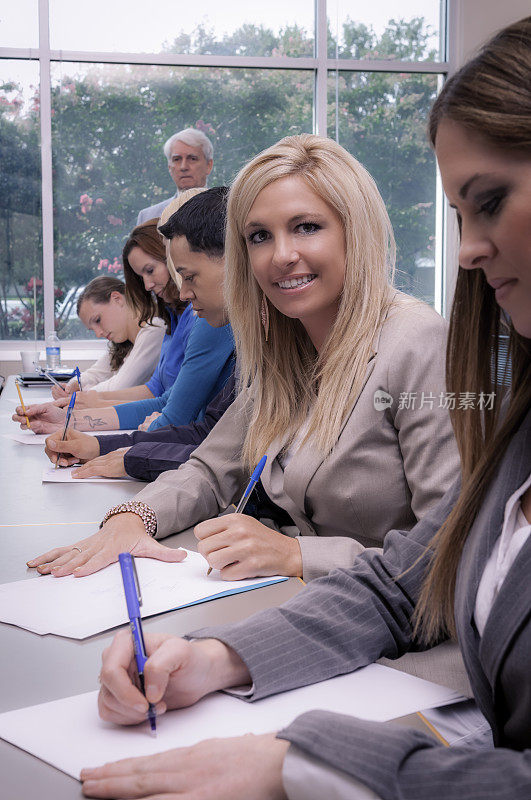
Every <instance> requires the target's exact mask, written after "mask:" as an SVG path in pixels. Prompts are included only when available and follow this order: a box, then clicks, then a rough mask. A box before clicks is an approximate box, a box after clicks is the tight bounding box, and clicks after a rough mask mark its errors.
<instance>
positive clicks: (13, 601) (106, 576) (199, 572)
mask: <svg viewBox="0 0 531 800" xmlns="http://www.w3.org/2000/svg"><path fill="white" fill-rule="evenodd" d="M186 552H187V553H188V555H187V557H186V560H185V561H182V562H179V563H178V564H168V563H165V562H163V561H156V560H155V559H152V558H137V559H135V563H136V566H137V571H138V578H139V581H140V588H141V592H142V599H143V604H142V609H141V610H142V616H143V617H150V616H152V615H153V614H161V613H163V612H165V611H171V610H173V609H176V608H181V607H183V606H186V605H191V604H193V603H198V602H203V601H204V600H207V599H211V598H212V597H219V596H220V595H227V594H237V593H238V592H241V591H248V590H249V589H253V588H255V587H258V586H266V585H268V584H270V583H277V582H279V581H285V580H287V579H286V578H284V577H282V576H280V575H275V576H273V577H270V578H251V579H249V580H245V581H223V580H221V578H220V576H219V571H218V570H214V571H213V572H212V573H211V574H210V575H208V576H207V574H206V572H207V569H208V563H207V561H206V559H204V558H203V556H201V555H200V554H199V553H193V552H191V551H186ZM127 621H128V617H127V609H126V605H125V598H124V590H123V584H122V577H121V571H120V565H119V564H117V563H116V564H111V565H110V566H108V567H106V568H105V569H103V570H100V572H96V573H94V575H88V576H86V577H85V578H74V577H72V575H67V576H66V577H65V578H54V577H52V576H51V575H36V576H35V578H31V579H28V580H24V581H14V582H13V583H4V584H2V585H0V622H8V623H10V624H12V625H17V626H18V627H19V628H26V630H29V631H33V632H34V633H39V634H45V633H54V634H57V635H58V636H67V637H69V638H71V639H85V638H86V637H87V636H93V635H94V634H96V633H100V632H101V631H105V630H107V629H108V628H114V627H116V626H117V625H123V624H124V623H126V622H127Z"/></svg>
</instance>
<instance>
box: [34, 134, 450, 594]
mask: <svg viewBox="0 0 531 800" xmlns="http://www.w3.org/2000/svg"><path fill="white" fill-rule="evenodd" d="M178 242H179V240H178V239H175V240H172V242H171V245H170V247H171V252H172V254H173V253H174V252H176V251H175V249H174V248H175V246H176V245H178ZM393 257H394V247H393V236H392V231H391V226H390V222H389V218H388V216H387V213H386V210H385V207H384V204H383V201H382V199H381V197H380V195H379V193H378V190H377V188H376V186H375V184H374V181H373V180H372V178H371V177H370V176H369V175H368V173H367V172H366V170H365V169H364V168H363V167H362V166H361V165H360V164H359V163H358V162H357V161H356V160H355V159H354V158H352V156H350V155H349V154H348V153H347V152H346V151H345V150H344V149H343V148H342V147H340V146H339V145H337V144H335V143H334V142H332V141H330V140H328V139H323V138H319V137H316V136H310V135H303V136H296V137H290V138H287V139H284V140H282V141H281V142H279V143H278V144H277V145H275V146H274V147H272V148H270V149H269V150H266V151H265V152H264V153H262V154H260V155H259V156H257V157H256V158H255V159H253V161H251V162H250V164H248V165H247V166H246V167H244V168H243V169H242V171H241V172H240V174H239V175H238V177H237V179H236V181H235V183H234V186H233V187H232V189H231V192H230V197H229V205H228V231H227V250H226V263H227V267H226V269H227V286H226V291H227V302H228V308H229V318H230V320H231V323H232V325H233V329H234V333H235V337H236V343H237V353H238V358H239V364H240V374H241V384H242V387H243V391H242V392H241V394H240V396H239V397H238V398H237V400H236V401H235V403H234V404H233V405H232V406H231V407H230V408H229V409H228V411H227V412H226V413H225V414H224V416H223V417H222V419H221V420H220V421H219V422H218V424H217V425H216V426H215V428H214V430H213V431H212V433H211V434H210V436H209V437H208V438H207V439H206V440H205V442H204V443H203V444H202V445H201V446H200V447H199V448H198V449H197V450H196V451H195V453H194V454H193V456H192V458H190V460H189V461H188V463H186V464H184V465H183V466H182V467H180V468H179V469H178V470H176V471H172V472H168V473H165V474H163V475H161V476H160V477H159V478H158V479H157V480H156V481H155V482H154V483H153V484H151V485H150V486H148V487H146V488H145V489H144V490H143V491H142V492H140V494H139V495H137V497H136V498H135V500H134V501H131V502H130V503H129V504H128V505H127V510H125V509H124V508H123V506H122V508H121V509H118V508H116V509H111V510H110V511H109V512H108V514H107V515H106V520H105V523H104V525H103V527H102V528H101V530H100V531H98V532H97V533H96V534H94V535H93V536H90V537H88V538H87V539H84V540H82V541H80V542H77V543H76V544H75V547H76V548H78V549H75V550H73V549H72V545H70V546H68V547H63V548H57V549H55V550H53V551H50V552H49V553H46V554H44V555H43V556H41V557H40V558H39V559H35V560H33V561H32V562H31V566H39V568H40V570H41V571H42V572H49V571H52V572H53V574H55V575H57V576H59V575H66V574H69V573H71V572H72V571H73V570H74V569H75V570H76V573H75V574H76V575H79V576H81V575H86V574H89V573H91V572H94V571H96V570H97V569H100V568H102V567H103V566H105V565H107V564H108V563H110V562H112V561H114V560H116V558H117V556H118V553H120V552H122V551H124V550H131V551H132V552H133V553H135V554H136V555H146V556H153V557H161V554H164V557H165V558H166V559H167V560H169V559H171V560H180V559H181V558H182V557H183V554H182V552H180V551H178V550H169V551H168V549H167V548H165V547H164V546H162V545H160V544H159V543H158V542H156V541H154V539H153V536H155V537H156V538H157V539H158V538H163V537H165V536H167V535H169V534H171V533H174V532H176V531H179V530H182V529H184V528H187V527H189V526H191V525H197V527H196V529H195V531H196V535H197V537H198V539H199V540H200V541H199V550H200V552H201V553H203V555H204V556H205V557H206V558H207V560H208V562H209V564H210V565H211V566H212V567H213V568H216V569H219V570H220V571H221V575H222V577H224V578H227V579H240V578H246V577H249V576H251V575H269V574H276V573H282V574H285V575H299V576H302V577H303V578H304V579H305V580H308V579H311V578H315V577H317V576H319V575H323V574H325V573H327V572H328V571H329V570H330V569H331V568H333V567H336V566H347V565H350V564H351V563H352V561H353V560H354V558H355V557H356V556H357V554H358V553H360V552H362V551H363V550H364V548H366V547H374V546H380V545H381V543H382V540H383V536H384V535H385V533H386V531H388V530H389V529H390V528H393V527H401V528H406V529H407V528H411V527H412V526H413V525H414V524H415V522H416V520H417V519H419V518H420V517H421V516H423V515H424V514H425V513H426V511H427V510H428V509H429V508H430V507H431V506H432V505H433V504H434V503H436V501H437V500H438V499H440V497H441V496H442V494H443V493H444V491H445V490H446V488H448V486H449V485H450V483H451V481H452V480H453V478H454V476H455V474H456V472H457V469H458V457H457V451H456V447H455V443H454V439H453V434H452V430H451V425H450V419H449V415H448V412H447V410H446V409H445V408H444V403H442V402H441V397H444V392H445V381H444V348H445V340H446V328H445V323H444V322H443V320H442V319H441V317H440V316H439V315H438V314H436V313H435V311H433V310H432V309H431V308H429V307H428V306H426V305H424V304H423V303H421V302H418V301H416V300H414V299H412V298H409V297H406V296H405V295H403V294H401V293H400V292H397V291H396V290H395V289H394V288H393V287H392V285H391V276H392V265H393ZM174 261H175V258H174ZM183 277H184V279H186V277H187V276H183ZM264 454H267V457H268V460H267V465H266V468H265V470H264V472H263V474H262V484H263V488H264V489H265V491H266V493H267V495H268V496H269V498H270V499H271V500H272V501H273V502H275V503H276V504H277V505H278V506H280V507H281V508H282V509H284V510H285V511H286V512H287V514H288V515H289V516H290V517H291V520H292V521H293V524H292V525H291V526H289V527H287V528H284V529H282V530H281V531H278V530H272V529H271V528H269V527H267V526H265V525H263V524H261V523H260V522H258V521H257V520H256V519H253V518H251V517H249V516H247V515H241V514H239V515H234V514H229V515H226V516H223V517H222V518H217V515H218V513H219V511H220V510H222V509H225V508H227V507H228V506H229V505H230V504H231V503H232V502H233V501H235V500H236V501H237V500H238V499H239V496H240V495H241V493H242V490H243V488H244V486H245V484H246V483H247V480H248V478H249V472H250V470H251V469H252V467H254V465H255V464H256V463H257V461H258V459H259V458H260V457H261V456H262V455H264ZM203 520H206V521H203ZM197 523H201V524H197ZM282 533H286V534H288V535H282ZM80 550H81V552H79V551H80Z"/></svg>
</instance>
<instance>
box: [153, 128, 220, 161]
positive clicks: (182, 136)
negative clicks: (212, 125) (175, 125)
mask: <svg viewBox="0 0 531 800" xmlns="http://www.w3.org/2000/svg"><path fill="white" fill-rule="evenodd" d="M174 142H184V143H185V144H187V145H188V147H200V148H201V150H202V151H203V155H204V156H205V158H206V160H207V161H212V159H213V158H214V148H213V147H212V142H211V141H210V139H209V138H208V137H207V136H205V134H204V133H203V131H198V130H197V128H185V129H184V130H183V131H179V132H178V133H174V134H173V136H170V138H169V139H168V141H167V142H166V143H165V144H164V155H165V156H166V158H167V160H168V161H169V160H170V155H171V147H172V144H173V143H174Z"/></svg>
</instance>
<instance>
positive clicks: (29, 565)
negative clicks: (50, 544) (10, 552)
mask: <svg viewBox="0 0 531 800" xmlns="http://www.w3.org/2000/svg"><path fill="white" fill-rule="evenodd" d="M26 566H28V567H34V566H35V561H26Z"/></svg>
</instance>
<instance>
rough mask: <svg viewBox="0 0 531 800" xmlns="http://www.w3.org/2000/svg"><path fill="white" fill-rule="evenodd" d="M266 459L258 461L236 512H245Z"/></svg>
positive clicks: (263, 457)
mask: <svg viewBox="0 0 531 800" xmlns="http://www.w3.org/2000/svg"><path fill="white" fill-rule="evenodd" d="M266 461H267V456H262V458H261V459H260V461H259V462H258V464H257V466H256V468H255V470H254V472H253V474H252V475H251V478H250V480H249V483H248V484H247V487H246V489H245V491H244V493H243V495H242V497H241V500H240V502H239V503H238V505H237V506H236V511H235V512H234V513H235V514H243V510H244V508H245V506H246V505H247V503H248V501H249V498H250V496H251V493H252V491H253V489H254V487H255V486H256V484H257V483H258V481H259V480H260V475H261V474H262V470H263V469H264V467H265V463H266ZM211 572H212V567H209V568H208V569H207V575H210V573H211Z"/></svg>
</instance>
